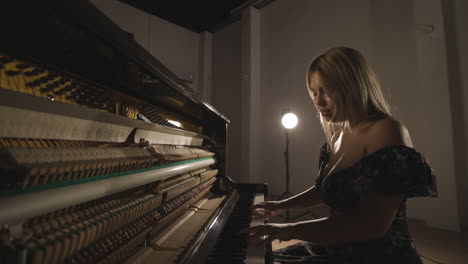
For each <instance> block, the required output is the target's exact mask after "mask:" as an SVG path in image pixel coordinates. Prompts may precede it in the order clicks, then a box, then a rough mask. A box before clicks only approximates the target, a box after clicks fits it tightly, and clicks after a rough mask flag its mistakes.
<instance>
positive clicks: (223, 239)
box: [207, 193, 255, 264]
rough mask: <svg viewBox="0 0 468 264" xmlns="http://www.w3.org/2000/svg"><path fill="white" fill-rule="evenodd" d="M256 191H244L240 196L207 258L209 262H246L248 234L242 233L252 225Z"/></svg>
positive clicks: (225, 263)
mask: <svg viewBox="0 0 468 264" xmlns="http://www.w3.org/2000/svg"><path fill="white" fill-rule="evenodd" d="M254 196H255V194H254V193H242V195H240V196H239V200H238V201H237V204H236V206H235V207H234V209H233V211H232V213H231V215H230V216H229V219H228V221H227V222H226V224H225V226H224V228H223V231H222V232H221V235H220V236H219V238H218V240H217V241H216V245H215V247H214V248H213V249H212V250H211V252H210V254H209V255H208V258H207V263H210V264H211V263H213V264H214V263H224V264H227V263H244V261H245V258H246V255H245V254H246V251H247V241H246V236H245V235H243V234H240V231H241V230H242V229H245V228H247V227H249V226H250V223H251V221H252V216H251V214H250V207H251V206H252V205H253V201H254Z"/></svg>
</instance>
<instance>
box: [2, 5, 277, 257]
mask: <svg viewBox="0 0 468 264" xmlns="http://www.w3.org/2000/svg"><path fill="white" fill-rule="evenodd" d="M0 21H1V23H0V25H2V40H1V41H0V175H1V179H0V262H1V263H31V264H49V263H165V264H166V263H268V262H269V261H270V260H269V258H270V257H269V256H270V255H269V251H270V250H271V247H270V246H255V245H250V244H249V243H247V242H246V241H245V239H244V237H242V236H241V235H240V234H239V230H241V229H243V228H245V227H248V226H249V225H252V224H258V223H259V222H258V221H252V219H251V218H252V217H251V215H250V212H249V207H250V206H251V205H252V204H254V203H257V202H259V201H262V200H263V199H264V197H265V195H266V192H267V188H266V185H265V184H238V183H234V182H232V181H231V180H230V178H229V177H228V176H227V171H226V133H227V124H228V123H229V121H228V119H227V118H226V117H224V116H223V115H222V114H220V113H219V112H217V111H216V110H215V109H213V108H212V107H211V106H209V105H208V104H206V103H203V102H202V101H201V100H200V99H199V98H198V97H197V95H196V94H195V93H194V92H193V91H192V90H190V89H189V88H188V87H187V86H186V85H185V84H184V83H183V82H181V81H180V80H179V79H178V78H177V77H176V76H175V75H174V74H173V73H171V72H170V71H169V70H168V69H167V68H166V67H164V66H163V65H162V64H161V63H160V62H159V61H157V60H156V59H155V58H154V57H152V56H151V55H150V54H149V53H147V52H146V51H145V50H144V49H143V48H142V47H140V46H139V45H138V44H137V43H136V42H135V41H134V39H133V38H132V36H131V35H130V34H128V33H126V32H124V31H122V30H121V29H120V28H119V27H117V26H116V25H115V24H114V23H112V22H111V21H110V20H109V19H108V18H107V17H105V16H104V15H103V14H102V13H101V12H100V11H99V10H97V9H96V8H95V7H94V6H93V5H92V4H90V3H89V2H87V1H82V0H68V1H58V0H57V1H52V0H46V1H35V0H21V1H16V0H15V1H9V0H2V1H0ZM260 223H261V222H260Z"/></svg>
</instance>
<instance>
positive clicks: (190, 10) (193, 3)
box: [120, 0, 272, 33]
mask: <svg viewBox="0 0 468 264" xmlns="http://www.w3.org/2000/svg"><path fill="white" fill-rule="evenodd" d="M120 1H121V2H123V3H126V4H128V5H131V6H133V7H135V8H138V9H140V10H143V11H145V12H147V13H150V14H152V15H155V16H158V17H160V18H162V19H164V20H167V21H169V22H172V23H174V24H176V25H179V26H181V27H184V28H186V29H188V30H191V31H193V32H197V33H200V32H203V31H209V32H215V31H217V30H218V29H219V28H222V27H223V26H224V25H227V24H229V23H231V22H233V21H235V20H237V19H238V18H239V17H240V16H239V15H238V14H233V15H231V11H232V10H235V9H238V7H240V6H243V5H252V6H254V7H256V8H261V7H263V6H265V5H267V4H268V3H270V2H272V0H165V1H163V0H120Z"/></svg>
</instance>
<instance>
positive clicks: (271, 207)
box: [252, 201, 287, 219]
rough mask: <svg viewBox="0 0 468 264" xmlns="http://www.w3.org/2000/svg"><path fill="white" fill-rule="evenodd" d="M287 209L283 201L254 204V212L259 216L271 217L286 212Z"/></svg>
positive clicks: (255, 215)
mask: <svg viewBox="0 0 468 264" xmlns="http://www.w3.org/2000/svg"><path fill="white" fill-rule="evenodd" d="M286 211H287V209H285V208H284V207H283V204H282V202H281V201H268V202H261V203H258V204H256V205H254V206H252V214H253V215H254V217H258V218H263V219H266V218H269V217H272V216H277V215H281V214H283V213H285V212H286Z"/></svg>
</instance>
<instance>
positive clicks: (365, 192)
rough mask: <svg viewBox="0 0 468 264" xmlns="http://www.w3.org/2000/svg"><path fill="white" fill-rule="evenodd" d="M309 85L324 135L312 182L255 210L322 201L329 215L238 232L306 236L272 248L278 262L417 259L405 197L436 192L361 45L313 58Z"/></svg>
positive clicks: (275, 211) (362, 263)
mask: <svg viewBox="0 0 468 264" xmlns="http://www.w3.org/2000/svg"><path fill="white" fill-rule="evenodd" d="M307 87H308V91H309V93H310V96H311V97H312V100H313V102H314V104H315V107H316V108H317V110H318V112H319V114H320V120H321V123H322V126H323V130H324V132H325V136H326V140H327V142H326V144H325V145H324V146H323V147H322V148H321V153H320V161H319V163H320V166H319V172H318V177H317V179H316V184H315V185H314V186H313V187H312V188H310V189H308V190H307V191H305V192H303V193H301V194H298V195H296V196H294V197H291V198H289V199H286V200H281V201H270V202H264V203H261V204H259V205H256V206H254V207H253V208H252V209H253V211H254V213H255V214H257V215H260V216H262V217H265V218H267V217H270V216H275V215H279V214H282V213H284V212H285V211H286V210H290V209H301V208H308V207H312V206H314V205H317V204H319V203H321V202H323V203H325V204H327V205H328V206H329V207H330V208H331V214H330V216H329V217H326V218H322V219H317V220H311V221H304V222H298V223H290V224H269V225H262V226H256V227H252V228H249V229H246V230H244V231H243V233H245V234H247V235H249V236H251V237H252V238H254V239H255V238H256V239H265V240H266V242H270V241H272V240H275V239H279V240H282V241H284V240H290V239H300V240H303V241H307V242H304V243H300V244H296V245H293V246H290V247H287V248H285V249H282V250H279V251H276V252H275V253H274V254H275V260H276V261H278V262H281V263H359V264H366V263H369V264H370V263H372V264H375V263H379V264H382V263H405V264H416V263H422V262H421V259H420V257H419V255H418V253H417V251H416V249H415V248H414V245H413V243H412V239H411V236H410V234H409V232H408V226H407V222H406V216H405V210H406V200H407V198H411V197H416V196H434V197H435V196H437V190H436V185H435V178H434V176H433V174H432V169H431V167H430V166H429V164H428V163H427V161H426V160H425V158H424V157H423V156H422V155H421V154H420V153H418V152H416V151H415V150H414V149H413V145H412V143H411V138H410V135H409V133H408V130H407V129H406V127H405V126H404V125H403V124H402V123H400V122H399V121H398V120H397V119H395V118H394V117H392V116H391V114H390V109H389V106H388V105H387V103H386V101H385V99H384V97H383V94H382V91H381V89H380V85H379V82H378V80H377V78H376V76H375V73H374V72H373V70H372V69H371V68H370V66H369V65H368V64H367V63H366V61H365V60H364V58H363V56H362V55H361V54H360V53H359V52H358V51H356V50H354V49H351V48H343V47H338V48H332V49H329V50H327V51H326V52H325V53H323V54H322V55H320V56H318V57H317V58H315V59H314V60H313V62H312V63H311V65H310V67H309V68H308V71H307Z"/></svg>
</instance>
